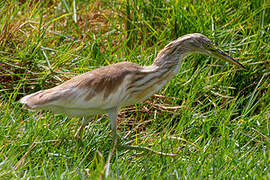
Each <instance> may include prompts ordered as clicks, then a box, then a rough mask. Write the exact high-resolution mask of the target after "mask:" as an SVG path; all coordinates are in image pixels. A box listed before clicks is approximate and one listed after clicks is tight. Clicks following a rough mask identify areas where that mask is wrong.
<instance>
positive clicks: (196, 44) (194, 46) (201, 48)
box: [176, 33, 247, 71]
mask: <svg viewBox="0 0 270 180" xmlns="http://www.w3.org/2000/svg"><path fill="white" fill-rule="evenodd" d="M177 41H179V43H181V47H183V48H184V49H185V51H186V52H188V53H196V52H198V53H202V54H206V55H209V56H213V57H216V58H219V59H223V60H225V61H227V62H230V63H233V64H235V65H237V66H238V67H240V68H242V69H244V70H246V71H247V68H246V67H245V66H243V65H242V64H240V63H239V62H238V61H236V60H235V59H233V58H232V57H230V56H229V55H228V54H226V53H225V52H223V51H221V50H220V49H218V48H217V47H216V46H215V45H214V44H213V43H212V42H211V41H210V40H209V39H208V38H207V37H206V36H204V35H202V34H200V33H193V34H187V35H184V36H182V37H180V38H179V39H177V40H176V42H177Z"/></svg>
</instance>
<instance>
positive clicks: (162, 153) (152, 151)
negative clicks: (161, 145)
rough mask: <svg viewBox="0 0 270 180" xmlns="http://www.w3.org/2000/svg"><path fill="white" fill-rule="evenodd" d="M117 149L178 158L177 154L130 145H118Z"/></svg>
mask: <svg viewBox="0 0 270 180" xmlns="http://www.w3.org/2000/svg"><path fill="white" fill-rule="evenodd" d="M117 147H119V148H122V149H130V150H139V151H144V152H147V153H152V154H158V155H162V156H171V157H174V156H178V154H174V153H165V152H160V151H156V150H153V149H151V148H148V147H142V146H130V145H125V144H120V143H118V144H117Z"/></svg>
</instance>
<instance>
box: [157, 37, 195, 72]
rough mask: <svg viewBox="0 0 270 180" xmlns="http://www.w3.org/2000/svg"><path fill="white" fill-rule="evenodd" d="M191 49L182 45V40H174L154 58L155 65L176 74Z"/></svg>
mask: <svg viewBox="0 0 270 180" xmlns="http://www.w3.org/2000/svg"><path fill="white" fill-rule="evenodd" d="M189 54H190V53H189V51H188V50H187V49H185V48H183V47H181V41H173V42H171V43H169V44H168V45H167V46H165V47H164V48H163V49H162V50H161V51H160V52H159V53H158V55H157V57H156V58H155V60H154V63H153V66H156V67H157V69H158V70H159V71H160V70H167V71H171V72H174V74H176V73H177V72H178V70H179V67H180V66H181V62H182V59H183V58H185V57H186V56H187V55H189Z"/></svg>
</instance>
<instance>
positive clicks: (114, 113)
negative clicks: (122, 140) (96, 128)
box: [108, 107, 118, 143]
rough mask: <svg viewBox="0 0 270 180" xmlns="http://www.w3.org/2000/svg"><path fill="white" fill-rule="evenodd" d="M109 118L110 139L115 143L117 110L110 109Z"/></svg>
mask: <svg viewBox="0 0 270 180" xmlns="http://www.w3.org/2000/svg"><path fill="white" fill-rule="evenodd" d="M108 115H109V118H110V120H111V127H112V138H113V142H114V143H116V142H117V134H116V128H117V115H118V108H117V107H116V108H112V109H110V110H109V111H108Z"/></svg>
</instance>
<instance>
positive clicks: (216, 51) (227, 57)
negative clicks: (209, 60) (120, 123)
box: [211, 49, 248, 71]
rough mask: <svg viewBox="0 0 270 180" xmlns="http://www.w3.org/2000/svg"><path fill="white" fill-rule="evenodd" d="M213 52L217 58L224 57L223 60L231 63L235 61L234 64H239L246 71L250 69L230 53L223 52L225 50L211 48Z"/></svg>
mask: <svg viewBox="0 0 270 180" xmlns="http://www.w3.org/2000/svg"><path fill="white" fill-rule="evenodd" d="M211 54H212V55H214V56H216V57H217V58H220V59H223V60H225V61H228V62H230V63H233V64H235V65H237V66H238V67H240V68H242V69H244V70H245V71H248V69H247V68H246V67H245V66H243V65H242V64H241V63H239V62H238V61H236V60H234V59H233V58H232V57H230V56H229V55H228V54H226V53H225V52H223V51H221V50H219V49H215V50H211Z"/></svg>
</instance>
